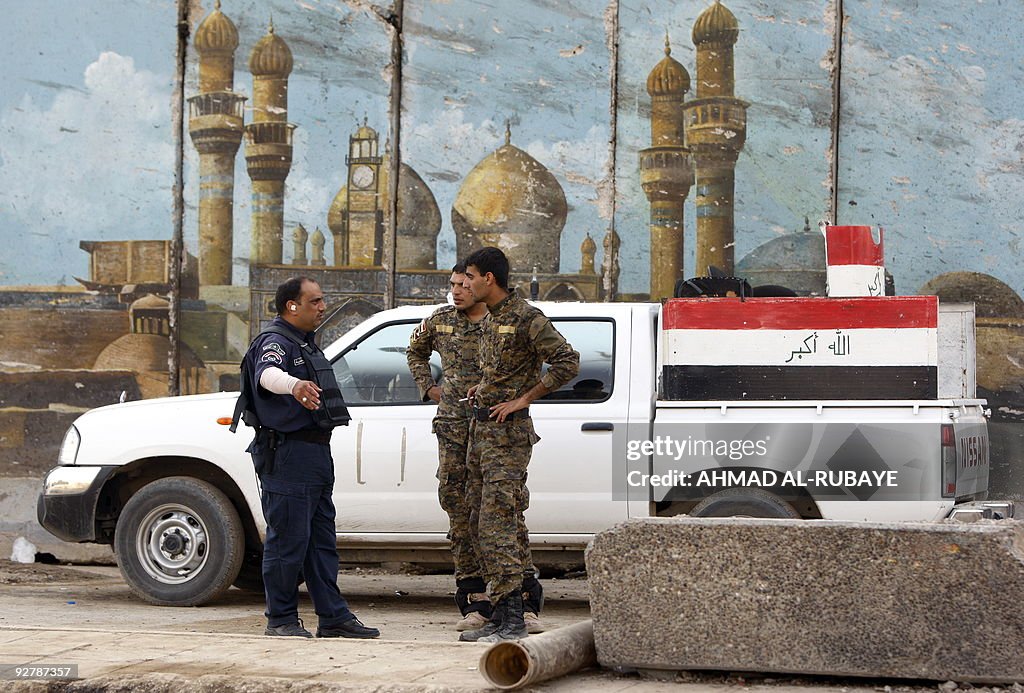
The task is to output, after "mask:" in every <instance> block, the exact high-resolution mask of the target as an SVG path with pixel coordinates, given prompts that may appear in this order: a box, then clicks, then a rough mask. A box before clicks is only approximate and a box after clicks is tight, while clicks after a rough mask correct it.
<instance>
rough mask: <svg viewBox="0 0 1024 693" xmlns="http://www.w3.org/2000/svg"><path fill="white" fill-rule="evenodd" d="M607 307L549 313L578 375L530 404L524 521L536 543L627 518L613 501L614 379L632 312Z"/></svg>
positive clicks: (619, 410)
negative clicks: (532, 432)
mask: <svg viewBox="0 0 1024 693" xmlns="http://www.w3.org/2000/svg"><path fill="white" fill-rule="evenodd" d="M605 305H606V306H608V307H609V310H608V311H602V313H603V315H602V317H572V316H568V315H566V316H560V315H558V314H552V315H549V317H550V318H551V320H552V323H553V324H554V325H555V327H556V328H557V329H558V331H559V332H561V333H562V335H563V336H565V338H566V339H567V340H568V341H569V343H570V344H572V346H573V348H574V349H576V351H578V352H579V354H580V372H579V375H578V376H577V377H576V378H575V379H573V380H572V381H571V382H570V383H568V384H567V385H565V386H564V387H563V388H561V389H560V390H558V391H556V392H553V393H550V394H548V395H547V396H546V397H544V398H542V399H540V400H538V401H536V402H534V403H533V404H531V405H530V411H531V413H532V415H533V420H534V427H535V428H536V431H537V434H538V435H539V436H540V438H541V440H540V442H539V443H538V444H537V445H536V446H534V449H533V457H532V459H531V461H530V468H529V480H528V483H527V486H528V487H529V489H530V509H529V510H528V511H527V515H526V522H527V525H528V526H529V528H530V535H531V539H532V541H533V542H534V543H535V544H536V543H557V541H558V540H557V537H556V536H555V535H566V534H577V533H581V534H586V533H593V532H596V531H599V530H601V529H605V528H607V527H610V526H611V525H613V524H615V523H616V522H619V521H621V520H624V519H626V517H627V504H626V503H625V502H624V501H615V500H613V481H614V480H613V473H612V472H613V464H612V452H613V445H612V433H613V429H614V428H616V427H619V429H620V430H622V429H623V428H624V427H625V423H626V417H627V413H628V402H629V383H628V378H627V377H625V375H621V376H620V375H619V374H624V373H628V370H629V369H628V365H629V358H630V355H629V344H630V330H631V325H630V321H629V315H630V314H629V312H628V310H626V309H627V308H628V307H617V306H613V304H605ZM552 313H554V311H552ZM605 316H609V317H605Z"/></svg>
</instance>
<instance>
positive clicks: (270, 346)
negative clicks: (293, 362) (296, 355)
mask: <svg viewBox="0 0 1024 693" xmlns="http://www.w3.org/2000/svg"><path fill="white" fill-rule="evenodd" d="M267 352H275V353H277V354H278V355H280V356H284V347H283V346H281V345H280V344H278V343H277V342H267V343H266V344H264V345H263V353H264V354H266V353H267Z"/></svg>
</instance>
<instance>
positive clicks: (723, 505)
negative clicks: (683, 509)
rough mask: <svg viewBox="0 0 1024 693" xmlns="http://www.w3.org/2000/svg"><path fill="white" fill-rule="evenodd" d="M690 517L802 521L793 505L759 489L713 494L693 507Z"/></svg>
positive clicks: (727, 490)
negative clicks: (774, 518)
mask: <svg viewBox="0 0 1024 693" xmlns="http://www.w3.org/2000/svg"><path fill="white" fill-rule="evenodd" d="M690 516H691V517H779V518H783V519H792V520H799V519H800V513H798V512H797V511H796V509H795V508H794V507H793V506H792V505H790V504H789V503H787V502H786V501H784V500H782V499H781V498H779V497H778V496H776V495H775V494H773V493H769V492H768V491H764V490H762V489H759V488H727V489H725V490H724V491H719V492H718V493H713V494H712V495H710V496H708V497H707V498H705V499H704V500H702V501H701V502H700V503H697V505H695V506H693V510H691V511H690Z"/></svg>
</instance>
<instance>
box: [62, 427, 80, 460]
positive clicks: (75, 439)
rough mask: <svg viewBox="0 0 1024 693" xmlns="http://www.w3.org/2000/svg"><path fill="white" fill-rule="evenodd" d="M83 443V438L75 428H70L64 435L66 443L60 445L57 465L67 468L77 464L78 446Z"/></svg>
mask: <svg viewBox="0 0 1024 693" xmlns="http://www.w3.org/2000/svg"><path fill="white" fill-rule="evenodd" d="M81 442H82V436H81V435H79V434H78V429H77V428H75V427H74V426H69V427H68V432H67V433H65V434H64V442H62V443H61V444H60V453H59V454H58V455H57V464H59V465H62V466H66V465H71V464H74V463H75V460H76V459H77V458H78V446H79V444H81Z"/></svg>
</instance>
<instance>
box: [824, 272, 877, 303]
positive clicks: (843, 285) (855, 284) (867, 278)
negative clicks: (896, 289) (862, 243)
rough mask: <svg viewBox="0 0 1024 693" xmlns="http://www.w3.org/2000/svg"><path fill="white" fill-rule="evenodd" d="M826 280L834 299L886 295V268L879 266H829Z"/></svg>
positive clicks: (830, 294)
mask: <svg viewBox="0 0 1024 693" xmlns="http://www.w3.org/2000/svg"><path fill="white" fill-rule="evenodd" d="M825 279H826V282H827V284H828V295H829V296H832V297H840V296H884V295H885V268H884V267H880V266H878V265H829V266H828V267H827V268H826V269H825Z"/></svg>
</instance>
